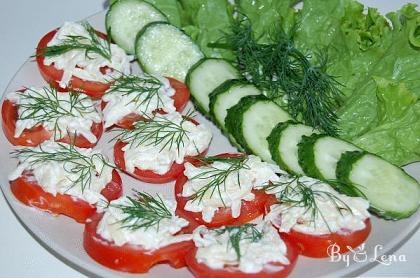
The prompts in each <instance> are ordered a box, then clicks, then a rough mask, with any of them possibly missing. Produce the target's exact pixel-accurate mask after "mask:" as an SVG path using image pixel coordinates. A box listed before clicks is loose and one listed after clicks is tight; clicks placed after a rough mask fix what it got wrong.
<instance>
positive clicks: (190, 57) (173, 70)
mask: <svg viewBox="0 0 420 278" xmlns="http://www.w3.org/2000/svg"><path fill="white" fill-rule="evenodd" d="M136 56H137V60H138V61H139V64H140V66H141V67H142V69H143V70H144V71H145V72H147V73H150V74H158V75H161V76H165V77H172V78H175V79H177V80H179V81H182V82H184V81H185V76H186V75H187V72H188V70H189V69H190V68H191V67H192V66H193V65H194V64H195V63H197V62H198V61H199V60H200V59H201V58H203V56H204V55H203V53H202V52H201V50H200V48H199V47H198V46H197V45H196V44H195V43H194V42H193V41H192V40H191V38H190V37H189V36H188V35H186V34H185V33H184V32H182V31H181V30H180V29H178V28H177V27H175V26H173V25H171V24H169V23H167V22H152V23H149V24H148V25H146V26H145V27H144V28H143V29H142V31H140V32H139V34H138V35H137V38H136Z"/></svg>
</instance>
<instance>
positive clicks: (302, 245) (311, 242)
mask: <svg viewBox="0 0 420 278" xmlns="http://www.w3.org/2000/svg"><path fill="white" fill-rule="evenodd" d="M365 225H366V227H365V228H364V229H362V230H358V231H352V232H348V233H331V234H327V235H310V234H305V233H301V232H297V231H294V230H291V231H290V232H289V233H280V235H281V236H282V237H283V238H287V239H288V240H290V241H292V242H294V243H295V245H296V246H297V247H298V251H299V254H301V255H303V256H307V257H312V258H326V257H329V254H328V248H329V246H331V245H332V244H336V245H337V246H338V247H340V251H339V253H340V254H342V253H346V252H348V251H349V249H348V248H347V246H349V247H351V248H352V249H354V248H356V247H357V246H359V245H360V244H362V243H363V242H365V241H366V239H367V238H368V236H369V234H370V231H371V229H372V224H371V222H370V219H369V218H368V219H366V220H365Z"/></svg>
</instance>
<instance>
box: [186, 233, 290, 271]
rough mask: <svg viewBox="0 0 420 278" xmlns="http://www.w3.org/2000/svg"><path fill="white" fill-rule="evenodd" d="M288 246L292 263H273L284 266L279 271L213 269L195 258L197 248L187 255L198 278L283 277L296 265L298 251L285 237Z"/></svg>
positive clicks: (188, 262)
mask: <svg viewBox="0 0 420 278" xmlns="http://www.w3.org/2000/svg"><path fill="white" fill-rule="evenodd" d="M283 240H284V242H285V244H286V246H287V254H286V257H287V258H288V259H289V262H290V264H288V265H283V264H280V263H271V264H269V266H271V267H273V268H274V267H282V268H281V269H280V270H278V271H268V270H265V269H264V270H263V271H261V272H258V273H244V272H242V271H240V270H239V269H238V268H237V267H233V266H226V267H225V268H223V269H213V268H211V267H209V266H207V265H206V264H204V263H199V262H198V261H197V259H196V258H195V254H196V252H197V248H195V249H194V251H193V252H190V253H189V254H188V255H187V257H186V262H187V266H188V269H189V270H190V271H191V272H192V273H193V274H194V277H196V278H282V277H287V275H288V274H289V273H290V272H291V271H292V270H293V268H294V267H295V265H296V261H297V257H298V252H297V250H296V247H295V246H294V245H293V243H292V242H290V241H289V240H288V239H283Z"/></svg>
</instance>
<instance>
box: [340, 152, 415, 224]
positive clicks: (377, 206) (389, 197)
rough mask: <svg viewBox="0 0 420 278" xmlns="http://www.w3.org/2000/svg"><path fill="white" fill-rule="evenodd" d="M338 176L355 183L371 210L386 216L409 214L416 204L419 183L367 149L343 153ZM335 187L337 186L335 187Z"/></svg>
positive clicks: (397, 217)
mask: <svg viewBox="0 0 420 278" xmlns="http://www.w3.org/2000/svg"><path fill="white" fill-rule="evenodd" d="M337 177H338V179H339V180H340V181H342V182H343V183H345V184H350V185H352V186H354V187H355V188H356V189H357V190H354V191H353V192H354V193H355V194H354V195H359V196H364V197H366V199H367V200H368V201H369V202H370V205H371V208H372V210H373V211H374V212H376V213H377V214H379V215H380V216H382V217H384V218H387V219H394V220H397V219H401V218H405V217H409V216H410V215H412V214H413V213H414V212H415V211H416V210H417V209H418V207H419V203H420V185H419V184H418V182H417V181H416V180H415V179H414V178H412V177H411V176H409V175H408V174H407V173H406V172H404V170H402V169H401V168H399V167H397V166H395V165H393V164H391V163H389V162H388V161H386V160H384V159H382V158H380V157H378V156H376V155H373V154H370V153H367V152H360V151H355V152H346V153H344V154H343V155H342V156H341V158H340V160H339V161H338V164H337ZM338 189H340V188H339V187H338Z"/></svg>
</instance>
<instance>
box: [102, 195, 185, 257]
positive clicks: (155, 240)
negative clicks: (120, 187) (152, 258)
mask: <svg viewBox="0 0 420 278" xmlns="http://www.w3.org/2000/svg"><path fill="white" fill-rule="evenodd" d="M175 209H176V203H174V202H172V201H169V200H167V199H165V198H163V197H161V196H160V195H156V196H152V195H150V194H147V193H142V192H136V196H134V197H130V196H124V197H121V198H119V199H117V200H114V201H112V202H111V203H110V204H109V206H108V208H107V210H106V212H105V214H104V216H103V218H102V219H101V220H100V222H99V224H98V227H97V233H98V234H99V235H100V236H101V237H102V238H104V239H106V240H109V241H112V242H113V243H114V244H115V245H117V246H122V245H124V244H126V243H128V244H133V245H139V246H141V247H142V248H144V249H146V250H150V251H152V250H156V249H159V248H161V247H164V246H167V245H170V244H173V243H177V242H182V241H187V240H191V239H192V235H191V234H179V235H178V233H179V232H180V231H181V229H182V228H184V227H186V226H188V224H189V223H188V221H187V220H185V219H182V218H180V217H178V216H176V215H175Z"/></svg>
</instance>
